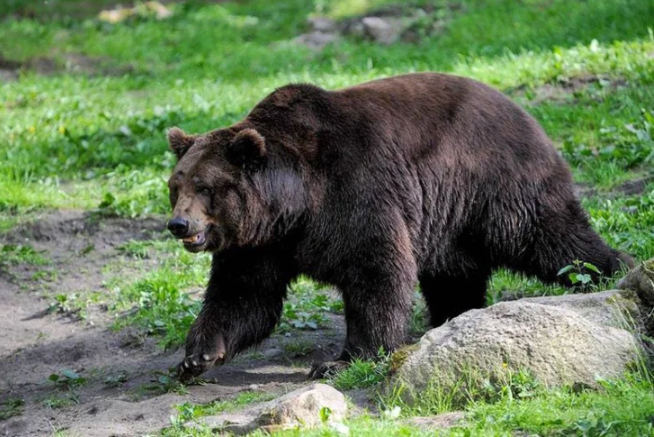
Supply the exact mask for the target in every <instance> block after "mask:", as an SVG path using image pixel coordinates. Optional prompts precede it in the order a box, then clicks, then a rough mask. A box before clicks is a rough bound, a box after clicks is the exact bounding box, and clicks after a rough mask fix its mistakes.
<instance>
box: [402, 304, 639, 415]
mask: <svg viewBox="0 0 654 437" xmlns="http://www.w3.org/2000/svg"><path fill="white" fill-rule="evenodd" d="M567 300H568V302H569V303H570V302H572V301H574V300H575V299H569V298H568V299H567ZM570 306H571V307H580V308H582V309H583V308H586V307H585V305H581V304H580V302H572V303H570ZM591 307H592V305H591ZM592 313H593V311H590V312H588V314H592ZM604 321H605V320H604V319H602V320H596V321H593V320H592V317H591V318H590V320H589V319H586V318H584V317H583V316H582V315H581V313H580V312H577V311H575V310H574V309H571V308H570V307H567V308H566V305H563V304H562V305H552V304H551V302H549V303H548V302H547V301H545V302H542V303H535V302H533V301H529V300H520V301H514V302H503V303H499V304H496V305H493V306H491V307H489V308H486V309H483V310H472V311H468V312H466V313H464V314H462V315H461V316H459V317H457V318H455V319H453V320H450V321H449V322H447V323H446V324H445V325H443V326H441V327H439V328H436V329H433V330H431V331H429V332H428V333H427V334H425V336H424V337H423V338H422V339H421V340H420V342H419V344H418V345H417V348H416V350H415V351H414V352H412V353H410V354H409V355H408V356H407V357H406V359H405V361H404V362H403V363H402V364H401V365H399V368H398V369H397V371H396V373H395V374H394V376H393V378H392V380H391V382H390V384H391V389H396V388H397V387H399V386H402V387H403V388H404V389H403V390H401V391H400V392H401V393H402V396H403V397H404V399H405V400H407V401H409V402H411V401H412V400H415V396H416V395H419V394H420V393H421V391H423V390H425V389H428V388H431V389H436V390H444V392H445V393H447V392H449V391H451V390H456V389H458V387H460V386H461V381H462V380H467V381H471V379H474V380H477V381H483V380H485V379H490V380H499V381H504V380H506V378H507V375H508V374H509V373H515V372H518V371H528V372H529V373H531V375H532V376H533V377H535V379H536V380H538V381H539V382H540V383H542V384H543V385H545V386H550V387H551V386H560V385H566V384H583V385H586V386H596V385H597V382H596V381H597V378H615V377H619V376H621V375H622V374H623V373H624V371H625V370H626V368H627V366H628V365H629V364H630V363H632V362H634V361H635V360H636V359H637V357H638V354H639V346H638V343H637V341H636V340H635V338H634V336H633V335H632V334H631V333H630V332H629V331H627V330H624V329H620V328H617V327H615V325H614V320H613V319H611V320H610V321H609V322H608V323H604Z"/></svg>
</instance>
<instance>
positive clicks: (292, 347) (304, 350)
mask: <svg viewBox="0 0 654 437" xmlns="http://www.w3.org/2000/svg"><path fill="white" fill-rule="evenodd" d="M314 347H315V343H314V342H312V341H310V340H296V341H287V342H285V343H284V344H282V348H283V349H284V353H285V354H286V355H287V356H288V357H290V358H297V357H303V356H305V355H309V354H310V353H311V352H313V349H314Z"/></svg>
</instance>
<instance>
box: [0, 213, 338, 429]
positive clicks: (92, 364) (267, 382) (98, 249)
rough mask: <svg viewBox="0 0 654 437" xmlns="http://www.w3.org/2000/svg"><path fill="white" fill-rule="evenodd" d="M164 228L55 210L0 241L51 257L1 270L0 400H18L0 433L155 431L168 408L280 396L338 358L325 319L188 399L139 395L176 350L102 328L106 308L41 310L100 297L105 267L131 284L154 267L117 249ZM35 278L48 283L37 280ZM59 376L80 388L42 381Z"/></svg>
mask: <svg viewBox="0 0 654 437" xmlns="http://www.w3.org/2000/svg"><path fill="white" fill-rule="evenodd" d="M163 223H164V220H163V219H157V218H147V219H138V220H127V219H121V218H94V217H93V216H91V215H89V214H88V213H83V212H78V211H58V212H54V213H46V214H43V215H42V216H41V217H38V218H37V219H36V220H34V221H32V222H31V223H27V224H22V225H20V226H19V227H17V228H16V229H14V230H12V231H11V232H9V233H6V234H4V235H0V244H21V243H23V244H25V243H28V244H30V245H31V246H32V247H33V248H34V249H36V250H38V251H43V256H45V257H47V258H49V260H50V262H49V264H48V265H47V266H34V265H27V264H19V265H12V266H10V267H9V268H6V267H5V268H4V269H0V301H1V302H2V305H1V306H0V368H2V372H1V373H0V402H2V401H6V400H9V399H22V400H23V401H24V403H25V405H24V406H23V407H22V413H21V414H19V415H17V416H14V417H11V418H9V419H7V420H5V421H0V436H42V435H51V434H52V433H53V432H54V431H56V430H66V431H67V432H68V434H70V435H82V436H134V435H142V434H145V433H156V432H157V431H158V430H160V429H161V428H163V427H165V426H168V425H169V424H170V422H169V420H170V416H171V415H174V414H176V410H175V408H174V406H175V405H176V404H181V403H183V402H193V403H204V402H210V401H213V400H224V399H229V398H231V397H234V396H236V394H237V393H239V392H242V391H246V390H257V391H264V392H270V393H274V394H278V393H279V394H282V393H285V392H287V391H289V390H291V389H294V388H297V387H299V386H301V385H303V384H305V383H306V376H307V373H308V369H309V363H310V362H311V361H313V360H322V359H329V358H332V357H333V356H334V355H335V354H336V353H337V352H338V349H339V347H340V343H341V342H342V338H343V336H344V324H343V320H342V317H340V316H336V315H333V316H331V318H330V320H331V325H332V327H331V328H330V329H324V330H317V331H293V332H292V335H291V338H290V339H289V338H288V337H285V336H282V335H274V336H273V337H271V338H270V339H268V340H267V341H265V342H264V344H263V345H261V346H260V348H259V350H258V352H257V353H246V354H244V355H242V356H240V357H238V358H237V359H236V360H234V361H233V362H232V363H230V364H228V365H225V366H223V367H220V368H215V369H213V370H211V371H210V372H208V373H207V374H205V375H204V377H205V379H206V380H207V381H208V383H207V384H205V385H193V386H188V387H186V389H187V394H175V393H162V391H163V390H162V391H152V390H145V389H144V388H145V387H146V386H148V385H152V381H153V380H154V379H156V378H157V375H156V374H155V373H153V372H156V371H164V372H165V371H167V369H169V368H171V367H172V366H174V365H176V364H177V363H178V362H179V361H180V360H181V359H182V358H183V351H182V350H181V349H176V350H169V351H164V350H162V349H161V348H160V347H158V346H157V344H156V339H154V338H150V337H147V336H144V334H143V333H141V332H138V331H136V329H131V328H128V329H126V330H123V331H120V332H116V331H115V330H112V329H110V328H111V325H112V323H113V321H114V317H115V315H114V314H110V313H109V312H108V311H107V308H106V305H104V306H103V305H95V306H93V305H92V306H91V307H89V308H88V310H87V311H88V315H87V317H86V319H85V320H79V319H77V318H75V317H70V316H69V315H66V314H52V313H50V312H48V311H47V310H48V307H49V305H50V303H51V302H52V300H53V295H54V294H58V293H65V294H71V293H76V292H80V291H88V290H94V291H98V292H101V293H107V290H106V288H104V281H106V280H107V279H108V275H109V274H111V272H108V271H107V269H106V266H107V265H108V264H110V263H114V265H118V266H120V268H121V269H122V270H121V271H120V272H119V273H120V275H121V276H127V275H131V276H134V277H135V278H137V277H138V275H139V274H141V273H140V272H142V271H144V270H147V263H155V262H156V260H148V259H145V260H135V259H133V258H126V257H125V256H124V254H123V253H122V252H120V251H119V250H118V249H117V247H118V246H120V245H121V244H123V243H125V242H126V241H128V240H130V239H134V240H145V239H153V238H165V234H164V233H163V226H164V225H163ZM137 263H145V266H144V265H137ZM0 264H1V263H0ZM144 267H145V268H144ZM109 270H110V269H109ZM43 271H46V273H48V275H49V277H48V280H44V279H43V278H42V276H43V275H39V272H43ZM50 272H54V273H55V274H54V275H53V274H52V273H50ZM114 273H115V272H114ZM135 339H136V340H135ZM289 340H293V341H298V340H299V341H303V342H306V343H309V344H313V345H314V348H313V351H312V352H310V353H309V354H307V355H305V356H303V357H291V356H288V354H286V353H285V352H284V350H283V344H284V343H285V342H288V341H289ZM64 370H72V371H74V372H76V373H78V374H79V375H81V376H83V377H84V378H86V379H87V382H86V384H84V385H81V386H80V387H75V388H73V389H72V390H68V389H66V388H65V387H57V386H56V385H55V384H54V383H52V382H51V381H48V377H49V376H50V375H52V374H61V372H62V371H64ZM117 375H122V376H123V378H122V379H123V380H124V382H123V383H122V384H118V386H117V387H115V386H111V385H108V384H106V383H105V382H106V380H107V378H111V377H114V378H115V377H116V376H117ZM155 386H156V385H155ZM53 398H72V399H74V401H73V402H71V403H72V405H70V406H65V407H62V408H53V407H52V406H51V405H49V402H48V401H49V400H51V399H53ZM0 409H2V407H1V406H0Z"/></svg>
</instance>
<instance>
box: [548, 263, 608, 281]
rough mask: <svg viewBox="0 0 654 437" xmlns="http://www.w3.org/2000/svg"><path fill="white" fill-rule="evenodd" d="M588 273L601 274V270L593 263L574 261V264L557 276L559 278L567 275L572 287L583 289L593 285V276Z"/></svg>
mask: <svg viewBox="0 0 654 437" xmlns="http://www.w3.org/2000/svg"><path fill="white" fill-rule="evenodd" d="M588 272H593V273H597V274H598V275H599V274H601V272H600V271H599V269H598V268H597V267H595V266H594V265H593V264H591V263H587V262H584V261H581V260H578V259H577V260H574V261H573V262H572V264H569V265H567V266H565V267H563V268H562V269H561V270H559V272H558V273H557V274H556V275H557V276H563V275H567V278H568V279H569V280H570V283H571V284H572V285H577V284H578V285H580V286H581V287H582V288H585V287H588V286H589V285H590V284H591V283H592V280H593V278H592V276H591V274H590V273H588Z"/></svg>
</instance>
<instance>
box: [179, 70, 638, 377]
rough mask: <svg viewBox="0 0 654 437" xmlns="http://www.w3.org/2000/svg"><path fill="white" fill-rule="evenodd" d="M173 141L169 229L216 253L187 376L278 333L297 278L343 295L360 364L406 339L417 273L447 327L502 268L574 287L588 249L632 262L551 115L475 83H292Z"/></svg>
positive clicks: (478, 302) (195, 247)
mask: <svg viewBox="0 0 654 437" xmlns="http://www.w3.org/2000/svg"><path fill="white" fill-rule="evenodd" d="M169 142H170V145H171V147H172V149H173V150H174V151H175V153H176V154H177V156H178V158H179V162H178V164H177V166H176V168H175V170H174V172H173V175H172V176H171V178H170V193H171V203H172V205H173V207H174V218H173V219H172V220H171V221H170V222H169V228H170V229H171V231H172V232H173V233H174V234H175V235H176V236H177V237H179V238H185V239H186V241H185V243H184V244H185V246H186V247H187V249H189V250H191V251H200V250H206V251H211V252H213V266H212V270H211V278H210V280H209V285H208V288H207V291H206V294H205V299H204V306H203V308H202V311H201V313H200V315H199V316H198V318H197V320H196V321H195V323H194V325H193V327H192V329H191V331H190V333H189V335H188V340H187V345H186V355H187V356H186V358H185V359H184V361H183V362H182V363H181V364H180V372H181V374H182V376H183V377H188V376H190V375H197V374H200V373H202V372H203V371H204V370H206V369H207V368H208V367H210V366H212V365H214V364H215V363H219V362H224V361H225V360H227V359H229V358H231V357H233V356H234V355H235V354H237V353H239V352H240V351H242V350H243V349H245V348H247V347H249V346H251V345H254V344H256V343H258V342H260V341H261V340H263V339H264V338H265V337H267V336H268V335H269V334H270V333H271V331H272V330H273V328H274V327H275V324H276V323H277V322H278V321H279V318H280V314H281V311H282V301H283V299H284V298H285V296H286V289H287V286H288V284H289V282H291V281H292V280H293V278H295V277H297V276H298V275H299V274H305V275H307V276H310V277H312V278H314V279H316V280H318V281H320V282H324V283H329V284H332V285H334V286H336V287H338V289H339V290H340V291H341V292H342V295H343V300H344V303H345V319H346V322H347V337H346V340H345V347H344V349H343V353H342V354H341V356H340V357H339V359H340V360H343V361H348V360H350V359H351V358H352V357H366V358H370V357H374V356H376V354H377V353H378V351H379V350H380V348H382V347H383V349H384V350H385V351H392V350H393V349H395V348H396V347H398V346H399V345H401V344H402V343H403V342H404V341H405V335H406V328H407V322H408V318H409V314H410V312H411V304H412V296H413V291H414V290H415V288H416V286H417V285H418V284H420V286H421V290H422V293H423V294H424V297H425V299H426V302H427V305H428V307H429V311H430V314H431V324H432V325H434V326H437V325H440V324H441V323H443V322H445V321H446V320H447V319H449V318H452V317H455V316H457V315H459V314H461V313H462V312H464V311H466V310H469V309H471V308H480V307H482V306H484V302H485V292H486V284H487V282H488V278H489V276H490V275H491V273H492V271H493V270H494V269H497V268H500V267H507V268H510V269H512V270H514V271H517V272H521V273H524V274H527V275H534V276H536V277H538V278H540V279H541V280H543V281H546V282H554V281H560V282H561V281H562V282H565V280H563V279H562V278H561V277H559V276H557V271H558V270H559V269H560V268H561V267H563V266H565V265H568V264H570V263H572V262H573V261H574V260H577V259H579V260H583V261H586V262H589V263H592V264H594V265H595V266H597V267H598V268H599V269H600V271H601V272H602V273H603V274H606V275H611V274H613V272H615V271H616V270H618V269H619V268H620V267H621V262H620V260H623V261H625V262H626V263H627V264H629V263H630V261H629V258H628V257H627V256H623V255H621V254H620V253H618V252H617V251H615V250H613V249H611V248H609V247H608V246H607V245H606V244H605V243H604V242H603V241H602V240H601V239H600V237H599V236H598V235H597V234H596V233H595V232H594V231H593V230H592V229H591V227H590V226H589V223H588V220H587V217H586V215H585V213H584V211H583V210H582V209H581V207H580V205H579V202H578V201H577V200H576V199H575V196H574V194H573V186H572V178H571V175H570V171H569V170H568V167H567V165H566V164H565V162H564V161H563V159H562V158H561V157H560V156H559V154H558V153H557V151H556V150H555V149H554V147H552V144H551V142H550V140H549V139H548V138H547V136H546V135H545V133H544V132H543V130H542V129H541V128H540V126H539V125H538V124H537V122H536V121H535V120H534V119H533V118H532V117H530V116H529V115H528V114H527V113H526V112H525V111H523V110H522V109H520V108H519V107H518V106H516V105H515V104H513V103H512V102H511V101H509V100H508V99H507V98H506V97H504V96H503V95H502V94H501V93H499V92H497V91H495V90H493V89H491V88H489V87H487V86H485V85H483V84H481V83H479V82H475V81H473V80H469V79H465V78H461V77H455V76H450V75H444V74H410V75H405V76H399V77H393V78H389V79H382V80H377V81H373V82H369V83H364V84H361V85H358V86H354V87H351V88H346V89H342V90H338V91H326V90H323V89H321V88H318V87H315V86H312V85H288V86H285V87H283V88H280V89H278V90H276V91H275V92H273V93H272V94H271V95H269V96H268V97H266V98H265V99H264V100H263V101H262V102H260V103H259V104H258V105H257V106H256V107H255V108H254V109H253V110H252V112H250V114H249V115H248V116H247V117H246V118H245V119H244V120H243V121H241V122H239V123H237V124H235V125H233V126H231V127H228V128H225V129H219V130H215V131H212V132H209V133H206V134H203V135H197V136H189V135H186V134H184V133H183V132H182V131H180V130H179V129H171V131H170V133H169ZM327 369H329V366H325V365H323V366H318V367H316V368H315V369H314V371H315V372H314V375H315V376H320V375H321V374H322V373H324V371H325V370H327Z"/></svg>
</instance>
